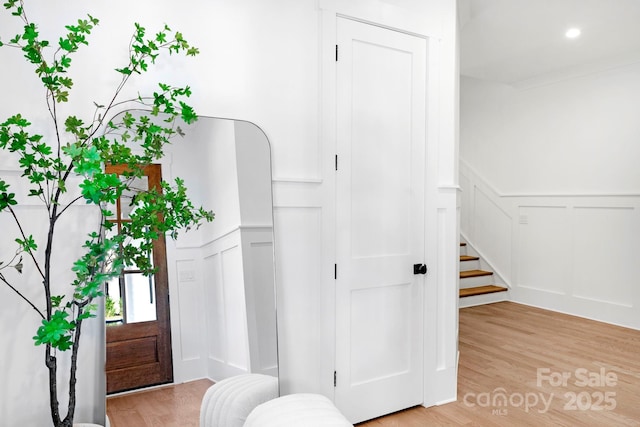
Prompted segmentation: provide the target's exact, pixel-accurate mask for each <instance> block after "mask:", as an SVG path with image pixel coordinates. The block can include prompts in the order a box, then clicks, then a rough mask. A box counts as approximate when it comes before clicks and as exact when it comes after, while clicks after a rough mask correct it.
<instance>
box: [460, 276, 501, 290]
mask: <svg viewBox="0 0 640 427" xmlns="http://www.w3.org/2000/svg"><path fill="white" fill-rule="evenodd" d="M493 282H494V279H493V275H491V276H479V277H467V278H465V279H460V289H466V288H475V287H478V286H484V285H493Z"/></svg>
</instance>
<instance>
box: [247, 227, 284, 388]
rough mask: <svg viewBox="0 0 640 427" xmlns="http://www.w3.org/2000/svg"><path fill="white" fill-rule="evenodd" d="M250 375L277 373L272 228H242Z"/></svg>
mask: <svg viewBox="0 0 640 427" xmlns="http://www.w3.org/2000/svg"><path fill="white" fill-rule="evenodd" d="M241 234H242V252H243V255H242V258H243V268H244V287H245V295H246V304H247V323H248V333H249V351H250V354H251V372H253V373H261V374H267V375H276V376H277V374H278V360H277V355H278V350H277V336H276V313H275V309H276V307H275V301H276V295H275V282H274V278H275V276H274V268H275V266H274V258H273V228H272V227H259V228H254V227H251V228H248V229H245V228H242V229H241Z"/></svg>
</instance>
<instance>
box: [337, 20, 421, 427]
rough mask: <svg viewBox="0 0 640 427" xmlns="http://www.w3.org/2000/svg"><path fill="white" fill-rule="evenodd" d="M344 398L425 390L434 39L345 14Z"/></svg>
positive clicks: (341, 85) (340, 85)
mask: <svg viewBox="0 0 640 427" xmlns="http://www.w3.org/2000/svg"><path fill="white" fill-rule="evenodd" d="M337 25H338V26H337V31H338V34H337V36H338V46H339V51H338V52H339V56H338V61H337V123H338V128H337V140H338V142H337V151H338V153H337V154H338V158H337V171H336V173H337V176H336V186H337V187H336V194H337V200H336V227H337V230H336V232H337V235H336V244H337V247H336V258H337V260H336V261H337V264H336V267H337V274H336V395H335V399H336V404H337V406H338V407H339V408H340V409H341V410H342V411H343V413H345V415H346V416H347V417H348V418H349V420H350V421H351V422H354V423H355V422H359V421H363V420H367V419H371V418H374V417H377V416H380V415H384V414H387V413H390V412H394V411H397V410H400V409H404V408H407V407H411V406H415V405H418V404H421V403H422V402H423V382H424V379H423V292H424V290H423V287H424V281H425V280H424V275H421V274H417V275H416V274H414V271H413V266H414V264H421V263H424V262H425V260H424V254H425V249H424V248H425V240H424V239H425V236H424V200H425V199H424V197H425V195H424V188H425V183H424V180H425V171H424V169H425V138H426V137H425V135H426V107H425V104H426V60H427V44H426V40H424V39H421V38H419V37H415V36H411V35H408V34H405V33H400V32H397V31H392V30H388V29H384V28H380V27H376V26H373V25H368V24H364V23H360V22H356V21H352V20H349V19H343V18H338V23H337Z"/></svg>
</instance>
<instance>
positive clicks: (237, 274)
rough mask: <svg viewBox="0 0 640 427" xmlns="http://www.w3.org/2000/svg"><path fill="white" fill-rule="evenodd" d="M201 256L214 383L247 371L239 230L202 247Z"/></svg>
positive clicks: (211, 371)
mask: <svg viewBox="0 0 640 427" xmlns="http://www.w3.org/2000/svg"><path fill="white" fill-rule="evenodd" d="M203 254H204V269H203V270H204V271H203V273H204V274H203V276H204V278H205V279H204V289H205V291H204V292H205V295H206V301H207V304H206V307H205V316H206V323H207V330H208V337H209V340H208V341H209V350H208V355H209V358H208V376H209V378H211V379H213V380H214V381H218V380H221V379H224V378H228V377H230V376H233V375H238V374H241V373H246V372H248V371H249V363H250V362H249V359H250V357H249V342H248V331H247V314H246V303H245V292H244V281H243V270H242V251H241V247H240V229H235V230H234V231H232V232H230V233H228V234H226V235H224V236H223V237H222V238H220V239H217V240H215V241H213V242H211V243H209V244H207V245H205V247H204V249H203Z"/></svg>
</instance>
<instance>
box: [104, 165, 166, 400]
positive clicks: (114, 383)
mask: <svg viewBox="0 0 640 427" xmlns="http://www.w3.org/2000/svg"><path fill="white" fill-rule="evenodd" d="M124 169H125V167H124V166H107V168H106V171H107V172H109V173H117V174H122V172H123V171H124ZM161 177H162V172H161V168H160V165H150V166H148V167H147V168H146V169H145V176H144V177H143V178H142V179H137V180H136V182H134V184H133V185H134V187H137V188H141V189H148V188H156V189H159V188H160V180H161ZM131 197H132V194H123V195H122V196H121V197H120V199H119V200H118V202H117V204H116V206H115V207H113V210H114V216H113V218H110V221H112V222H113V223H115V224H116V227H114V230H120V229H121V226H122V224H123V223H125V222H127V221H128V217H129V213H130V204H129V202H128V200H130V199H131ZM114 232H115V231H114ZM152 261H153V265H154V266H155V268H156V272H155V274H153V275H152V276H145V275H143V274H142V273H141V272H140V271H139V270H138V269H137V268H136V266H128V267H127V268H125V270H124V271H123V273H122V274H121V275H120V277H119V278H118V279H115V280H113V281H111V282H109V283H108V284H107V285H106V292H105V293H106V297H105V300H106V304H105V305H106V311H107V313H106V320H107V362H106V368H105V369H106V373H107V393H115V392H119V391H124V390H131V389H136V388H141V387H146V386H150V385H156V384H163V383H168V382H171V381H173V366H172V362H171V329H170V328H171V326H170V318H169V286H168V281H167V259H166V248H165V239H164V236H160V237H159V238H158V239H157V240H156V241H154V244H153V253H152Z"/></svg>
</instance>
